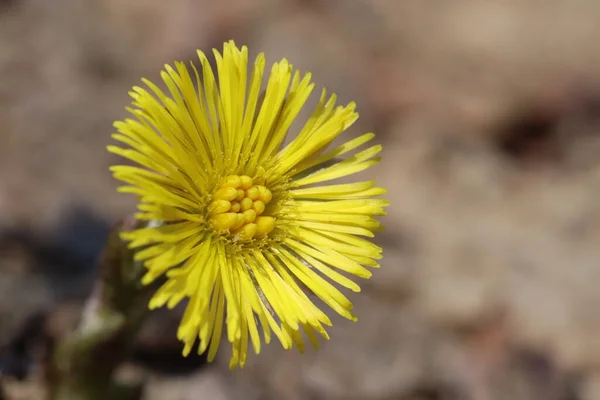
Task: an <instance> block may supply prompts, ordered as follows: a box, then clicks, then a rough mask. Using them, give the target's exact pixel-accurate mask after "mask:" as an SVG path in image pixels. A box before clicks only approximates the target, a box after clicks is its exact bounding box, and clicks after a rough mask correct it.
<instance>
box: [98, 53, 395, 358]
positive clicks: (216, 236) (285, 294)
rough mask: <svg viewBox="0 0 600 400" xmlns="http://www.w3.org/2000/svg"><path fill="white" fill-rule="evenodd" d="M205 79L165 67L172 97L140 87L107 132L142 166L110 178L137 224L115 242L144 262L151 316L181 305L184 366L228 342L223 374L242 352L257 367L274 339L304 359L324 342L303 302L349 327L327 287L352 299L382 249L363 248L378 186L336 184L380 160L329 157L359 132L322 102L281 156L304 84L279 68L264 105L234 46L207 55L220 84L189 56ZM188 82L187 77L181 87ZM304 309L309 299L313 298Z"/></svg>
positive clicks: (372, 227)
mask: <svg viewBox="0 0 600 400" xmlns="http://www.w3.org/2000/svg"><path fill="white" fill-rule="evenodd" d="M198 55H199V57H200V63H201V69H197V68H196V67H195V66H194V64H193V63H192V64H191V70H190V69H188V68H187V67H186V66H185V64H183V63H179V62H177V63H175V66H174V67H171V66H168V65H167V66H165V70H164V71H163V72H162V73H161V77H162V79H163V81H164V83H165V85H166V88H167V90H168V93H165V92H164V91H163V90H161V89H160V88H159V87H158V86H156V85H155V84H153V83H151V82H149V81H148V80H143V82H144V83H145V84H146V86H147V89H144V88H142V87H137V86H136V87H134V88H133V90H132V91H131V92H130V95H131V97H132V98H133V107H132V108H128V111H129V112H130V113H131V114H132V115H133V116H134V117H135V118H131V119H126V120H124V121H120V122H116V123H115V128H116V129H117V131H118V133H116V134H113V136H112V137H113V138H114V139H115V140H118V141H120V142H122V143H124V144H125V145H127V146H126V148H121V147H116V146H109V147H108V149H109V151H111V152H113V153H116V154H118V155H121V156H123V157H125V158H127V159H129V160H131V161H134V162H135V163H137V164H139V166H121V165H120V166H114V167H112V168H111V170H112V172H113V173H114V176H115V177H116V178H117V179H119V180H121V181H123V182H125V183H127V184H128V185H127V186H124V187H121V188H119V190H120V191H121V192H128V193H135V194H137V195H138V196H139V199H140V202H139V205H138V210H139V212H138V213H137V218H139V219H141V220H148V221H149V224H147V227H145V228H141V229H138V230H135V231H133V232H128V233H124V234H123V236H124V238H125V239H126V240H129V241H130V246H131V247H132V248H135V249H136V253H135V259H136V260H138V261H143V262H144V265H145V267H146V268H147V273H146V275H145V276H144V277H143V283H144V284H149V283H151V282H153V281H155V280H156V279H157V278H159V277H162V276H164V277H166V279H165V282H164V283H163V284H162V286H161V287H160V289H158V290H157V292H156V293H155V294H154V296H153V298H152V299H151V301H150V304H149V306H150V308H152V309H154V308H157V307H161V306H164V305H167V306H168V307H174V306H175V305H177V304H178V303H179V302H181V301H182V300H184V299H189V301H188V304H187V308H186V311H185V314H184V316H183V319H182V321H181V323H180V325H179V329H178V338H179V339H180V340H181V341H183V343H184V349H183V353H184V355H187V354H189V353H190V351H191V350H192V348H193V347H194V344H195V343H196V341H198V340H199V345H198V353H199V354H201V353H204V352H205V351H207V350H208V358H209V360H212V359H213V358H214V357H215V354H216V352H217V349H218V347H219V342H220V339H221V336H222V333H223V331H222V330H223V329H224V328H226V336H227V338H228V340H229V342H231V344H232V349H233V355H232V358H231V363H230V366H231V367H232V368H233V367H235V366H237V365H241V366H243V365H244V363H245V362H246V358H247V354H248V347H249V345H250V344H251V346H252V347H253V348H254V351H255V352H256V353H259V351H260V348H261V338H260V336H261V335H260V333H259V331H260V332H262V336H263V337H264V341H265V343H269V341H270V339H271V334H274V335H275V336H276V337H277V338H278V339H279V341H280V342H281V344H282V345H283V347H284V348H286V349H289V348H291V347H292V345H293V344H295V345H296V347H297V348H298V349H299V350H300V351H301V352H302V351H304V340H303V336H302V333H301V332H302V331H303V332H304V334H305V335H306V337H307V338H308V339H309V340H310V341H311V342H312V343H313V345H314V346H315V347H317V337H316V334H315V333H319V334H320V335H321V336H323V337H325V338H328V336H327V333H326V331H325V329H324V325H325V326H327V325H331V321H330V319H329V318H328V317H327V315H326V314H325V313H324V312H323V311H322V310H321V309H320V308H319V307H318V306H317V305H316V304H315V303H314V302H313V300H311V297H312V295H315V296H316V297H318V298H319V299H320V300H321V301H322V302H323V303H325V304H326V305H328V306H329V307H331V308H332V309H333V310H335V311H336V312H337V313H339V314H340V315H342V316H344V317H346V318H348V319H351V320H356V317H355V316H354V314H353V313H352V304H351V302H350V301H349V300H348V298H347V297H346V296H345V295H344V294H342V292H341V291H340V290H339V289H337V288H336V286H334V284H337V285H340V286H343V287H345V288H348V289H350V290H352V291H355V292H358V291H360V288H359V286H358V285H357V284H356V283H355V282H353V281H352V280H350V279H349V278H348V276H347V275H355V276H358V277H361V278H369V277H370V276H371V271H370V270H369V268H374V267H378V264H377V261H376V260H377V259H379V258H381V248H379V247H378V246H376V245H374V244H373V243H371V242H370V241H369V240H368V239H365V237H366V238H369V237H372V236H373V232H375V231H376V230H378V228H379V227H380V223H379V222H378V221H377V220H376V219H375V216H377V215H383V214H384V211H383V209H384V207H385V206H387V204H388V202H387V201H386V200H381V199H376V198H374V197H376V196H379V195H382V194H384V193H385V190H384V189H382V188H378V187H375V182H374V181H364V182H356V183H342V184H332V183H331V182H330V181H332V180H334V179H336V178H341V177H344V176H347V175H351V174H354V173H357V172H359V171H362V170H364V169H366V168H368V167H370V166H372V165H374V164H376V163H377V162H378V161H379V158H376V156H377V154H378V153H379V152H380V150H381V146H379V145H374V146H371V147H368V148H366V149H365V150H362V151H358V152H355V154H354V155H352V156H350V157H347V156H346V155H347V154H348V153H349V152H352V151H353V150H355V149H357V148H358V147H360V146H362V145H364V144H365V143H367V142H368V141H370V140H371V139H372V138H373V137H374V135H373V134H372V133H367V134H364V135H362V136H359V137H357V138H355V139H353V140H350V141H348V142H346V143H344V144H342V145H340V146H337V147H334V148H333V149H330V150H327V148H328V147H329V145H330V144H331V143H332V142H333V140H334V139H336V138H337V137H338V136H339V135H340V134H341V133H342V132H343V131H345V130H346V129H347V128H348V127H349V126H350V125H351V124H352V123H353V122H354V121H355V120H356V119H357V118H358V114H357V113H356V112H355V111H354V108H355V105H354V104H353V103H351V104H348V105H346V106H338V107H335V102H336V96H335V95H332V96H330V97H327V95H326V92H325V90H323V92H322V94H321V98H320V101H319V103H318V106H317V107H316V109H315V110H314V112H313V113H312V116H311V117H310V118H309V119H308V121H306V122H305V123H304V125H303V127H302V128H301V130H300V132H299V133H298V134H297V136H295V137H294V138H293V139H292V140H291V141H289V143H287V144H286V143H285V139H286V135H287V133H288V130H289V129H290V126H291V125H292V122H294V120H295V119H296V118H297V116H298V114H299V112H300V110H301V108H302V107H303V106H304V103H305V102H306V100H307V98H308V97H309V95H310V93H311V91H312V89H313V86H314V85H313V84H312V83H311V82H310V74H305V75H304V76H301V74H300V73H299V72H298V71H295V72H294V69H293V68H292V65H291V64H289V63H288V61H287V60H285V59H283V60H281V61H280V62H278V63H275V64H274V65H273V66H272V68H271V74H270V75H269V76H268V83H267V85H266V89H265V90H264V92H262V91H261V86H262V79H263V75H264V70H265V58H264V55H263V54H260V55H259V56H258V57H257V58H256V60H255V61H254V66H253V68H252V70H251V72H250V74H248V50H247V48H246V47H242V48H241V49H239V48H237V47H236V45H235V44H234V43H233V42H228V43H226V44H225V45H224V49H223V54H220V53H219V52H217V51H216V50H215V51H214V57H215V60H216V76H215V75H214V72H213V69H212V68H211V66H210V64H209V61H208V59H207V57H206V56H205V55H204V54H203V53H202V52H200V51H199V52H198ZM190 71H191V73H190ZM309 296H310V297H309Z"/></svg>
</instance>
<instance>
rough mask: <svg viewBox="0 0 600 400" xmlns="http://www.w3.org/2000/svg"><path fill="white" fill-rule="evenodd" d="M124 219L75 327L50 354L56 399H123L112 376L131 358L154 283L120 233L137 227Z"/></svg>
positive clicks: (112, 236) (51, 385)
mask: <svg viewBox="0 0 600 400" xmlns="http://www.w3.org/2000/svg"><path fill="white" fill-rule="evenodd" d="M137 227H138V226H136V221H135V220H134V219H133V218H128V219H125V220H124V221H123V222H121V223H120V224H119V225H118V226H117V227H116V228H115V229H114V230H113V231H112V232H111V234H110V236H109V238H108V241H107V243H106V246H105V248H104V251H103V254H102V257H101V259H100V265H99V276H98V280H97V282H96V284H95V287H94V290H93V292H92V294H91V295H90V297H89V298H88V300H87V302H86V304H85V307H84V309H83V312H82V315H81V319H80V322H79V325H78V326H77V328H76V329H75V331H74V332H73V333H72V334H71V335H69V336H68V337H66V338H65V339H63V340H61V341H60V342H59V343H57V344H56V347H55V349H54V352H53V354H51V358H50V360H49V368H48V374H47V378H48V383H49V388H50V391H49V394H50V396H49V398H50V399H51V400H100V399H102V400H105V399H115V400H119V399H118V397H117V396H119V397H121V398H124V397H123V395H122V394H117V392H118V391H119V389H118V388H117V386H116V384H115V383H114V382H113V375H114V371H115V370H116V368H117V367H118V366H119V365H120V364H121V363H122V362H123V361H124V360H126V359H127V357H128V356H129V354H130V352H131V349H132V347H133V341H134V340H135V337H136V334H137V332H138V331H139V329H140V327H141V325H142V322H143V321H144V319H145V317H146V315H147V313H148V307H147V304H148V300H149V298H150V296H151V294H152V289H151V288H148V287H145V286H143V285H142V284H141V276H142V274H143V273H144V268H143V266H142V265H141V263H138V262H135V261H134V260H133V252H132V250H130V249H128V248H127V244H126V242H124V241H123V240H122V239H121V238H120V233H121V232H122V231H128V230H132V229H135V228H137Z"/></svg>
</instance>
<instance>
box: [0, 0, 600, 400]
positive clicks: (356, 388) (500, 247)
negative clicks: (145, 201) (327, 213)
mask: <svg viewBox="0 0 600 400" xmlns="http://www.w3.org/2000/svg"><path fill="white" fill-rule="evenodd" d="M598 21H600V2H598V1H597V0H569V1H564V0H537V1H536V0H503V1H493V0H452V1H450V0H447V1H435V0H402V1H400V0H219V1H216V0H215V1H210V0H170V1H161V0H89V1H86V2H82V1H79V0H53V1H47V0H2V1H0V376H1V378H0V379H1V380H2V385H3V386H4V388H3V389H2V392H3V393H0V398H3V399H8V400H38V399H40V400H41V399H43V384H42V382H43V379H42V375H43V373H42V370H43V368H42V367H41V365H42V364H43V360H44V358H45V357H46V356H47V354H48V351H49V350H48V349H49V348H51V347H52V343H54V342H55V341H56V340H57V339H59V338H61V337H63V336H64V335H66V334H67V333H68V332H69V331H70V330H71V329H72V327H73V325H74V323H75V322H76V320H77V317H78V315H79V312H80V309H81V307H82V304H83V302H84V300H85V298H86V297H87V295H88V294H89V292H90V290H91V287H92V284H93V281H94V278H95V276H96V269H95V260H96V258H97V256H98V254H99V252H100V251H101V249H102V246H103V243H104V240H105V239H106V235H107V232H108V231H109V229H110V227H111V226H112V225H113V224H114V223H115V222H116V221H117V220H118V219H119V218H122V217H123V216H125V215H127V214H128V213H129V212H131V211H132V210H133V207H134V199H133V198H132V197H133V196H125V195H119V194H117V193H116V192H115V187H116V186H117V185H116V182H114V181H113V180H112V178H111V176H110V174H109V173H108V166H109V165H111V164H112V163H115V162H116V161H117V159H116V157H114V156H112V155H109V154H108V153H107V152H106V151H105V146H106V144H108V143H109V142H110V138H109V135H110V133H111V132H112V126H111V125H112V122H113V121H114V120H116V119H120V118H123V117H124V116H125V110H124V107H125V106H126V105H127V104H128V103H129V98H128V95H127V92H128V90H129V88H130V87H131V86H132V85H134V84H137V83H138V82H139V79H140V78H141V77H142V76H144V77H147V78H150V79H154V80H156V79H157V78H158V72H159V70H160V69H161V68H162V66H163V64H164V63H166V62H168V63H171V62H172V61H174V60H190V59H196V55H195V50H196V49H197V48H199V49H203V50H204V51H205V52H209V51H210V49H211V48H213V47H216V48H221V47H222V43H223V42H224V41H226V40H229V39H235V40H236V42H237V43H238V44H239V45H242V44H245V45H247V46H248V47H249V48H250V52H251V55H256V54H257V53H258V52H261V51H264V52H265V53H266V56H267V60H268V61H269V62H274V61H276V60H278V59H280V58H281V57H286V58H288V59H289V60H290V61H291V62H292V63H293V64H294V66H295V67H297V68H300V69H301V70H302V71H311V72H312V73H313V80H314V81H315V82H316V83H317V88H319V86H320V85H323V86H325V87H327V88H328V89H329V90H330V91H332V92H336V93H338V95H339V97H340V100H341V101H342V102H348V101H356V102H357V103H358V110H359V112H360V114H361V117H360V119H359V121H358V122H357V123H356V124H355V125H354V126H353V127H352V129H351V130H350V132H349V135H358V134H360V133H363V132H369V131H374V132H376V133H377V135H378V139H379V140H380V141H381V142H382V143H383V144H384V159H383V162H381V164H380V165H378V166H377V167H375V168H374V170H372V171H370V172H369V174H372V175H375V176H376V177H377V178H378V179H379V182H380V184H382V185H384V186H386V187H388V188H389V196H388V198H390V199H391V200H392V206H391V207H389V209H388V215H387V216H386V217H385V223H386V230H385V232H383V233H382V234H381V235H379V237H378V238H377V241H378V243H379V244H380V245H382V246H383V247H384V259H383V263H382V268H381V269H380V270H378V271H375V274H374V276H373V278H372V279H371V280H370V281H367V282H364V284H363V288H364V289H363V292H362V293H361V294H355V295H353V297H352V299H353V300H354V302H355V304H356V312H357V315H358V316H359V322H358V323H351V322H347V321H341V320H338V319H336V320H335V321H334V326H333V328H332V329H331V330H330V335H331V337H332V339H331V340H330V341H329V342H327V343H324V345H323V347H322V349H320V350H319V351H312V350H309V351H308V353H307V354H305V355H304V356H299V355H298V354H297V353H295V352H285V351H283V350H282V349H281V348H280V347H279V346H278V345H276V344H273V345H271V346H266V347H264V350H263V353H261V355H260V356H252V357H251V358H250V360H249V364H248V365H247V366H246V368H244V369H243V370H236V371H233V372H230V371H229V370H228V368H227V365H228V361H229V354H228V352H227V351H222V352H221V354H220V355H219V358H218V360H217V362H215V363H214V364H211V365H207V364H206V363H205V362H204V360H203V359H202V358H199V357H190V358H188V359H182V358H181V357H180V355H179V354H180V350H181V345H180V344H179V343H178V342H177V341H176V338H175V330H176V325H177V322H178V320H179V318H180V312H181V310H178V311H177V312H163V311H162V310H161V311H157V312H155V313H153V314H152V316H151V317H150V319H149V320H148V322H147V323H146V324H145V325H144V327H143V329H142V332H141V334H140V337H139V338H138V340H137V341H136V347H135V351H134V355H133V357H132V359H131V361H130V362H128V363H126V365H123V367H122V368H121V369H120V370H119V374H120V375H122V376H123V377H124V379H134V380H135V379H146V383H145V385H144V387H143V392H144V393H143V397H142V398H143V400H191V399H210V400H238V399H244V400H245V399H256V400H259V399H260V400H275V399H276V400H342V399H355V400H395V399H398V400H455V399H456V400H528V399H532V400H536V399H539V400H600V311H599V310H600V308H599V305H600V290H599V289H598V286H599V284H600V199H599V197H600V196H599V193H600V192H599V190H600V169H599V167H600V24H599V23H598ZM132 377H133V378H132ZM136 377H137V378H136ZM3 396H4V397H3Z"/></svg>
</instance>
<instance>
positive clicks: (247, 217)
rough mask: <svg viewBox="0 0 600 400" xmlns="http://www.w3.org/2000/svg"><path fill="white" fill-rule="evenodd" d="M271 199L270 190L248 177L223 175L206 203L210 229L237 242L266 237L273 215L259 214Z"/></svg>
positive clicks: (272, 226)
mask: <svg viewBox="0 0 600 400" xmlns="http://www.w3.org/2000/svg"><path fill="white" fill-rule="evenodd" d="M272 198H273V194H272V193H271V191H270V190H269V189H267V188H266V187H264V186H261V185H254V182H253V180H252V178H250V177H249V176H246V175H229V176H226V177H225V178H224V179H223V183H221V186H219V187H218V188H217V190H216V191H215V193H214V194H213V201H212V202H211V203H210V204H209V205H208V211H209V213H210V219H211V222H212V226H213V229H215V230H216V231H217V232H219V233H221V234H226V235H227V234H230V235H233V236H234V240H235V241H240V242H246V241H249V240H250V239H254V238H256V239H259V238H262V237H265V236H266V235H268V234H269V233H270V232H271V231H272V230H273V228H275V218H273V217H271V216H267V215H262V214H263V213H264V211H265V207H266V206H267V204H269V202H270V201H271V199H272Z"/></svg>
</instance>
